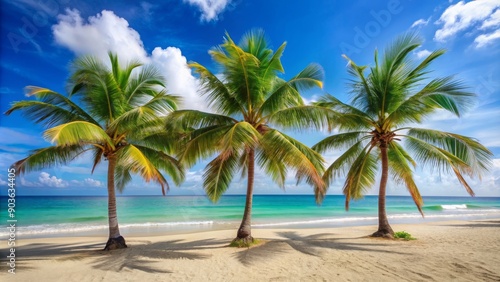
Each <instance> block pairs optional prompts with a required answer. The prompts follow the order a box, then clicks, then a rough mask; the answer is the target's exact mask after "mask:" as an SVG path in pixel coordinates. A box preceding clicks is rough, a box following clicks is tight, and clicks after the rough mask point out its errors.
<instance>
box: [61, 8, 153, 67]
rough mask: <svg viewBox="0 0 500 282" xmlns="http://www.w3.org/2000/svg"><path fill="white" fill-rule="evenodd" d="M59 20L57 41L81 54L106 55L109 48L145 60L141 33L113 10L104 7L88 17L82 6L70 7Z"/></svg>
mask: <svg viewBox="0 0 500 282" xmlns="http://www.w3.org/2000/svg"><path fill="white" fill-rule="evenodd" d="M58 20H59V21H58V23H57V24H56V25H54V26H53V27H52V31H53V33H54V37H55V40H56V43H58V44H60V45H62V46H65V47H67V48H68V49H70V50H71V51H73V52H74V53H76V54H77V55H83V54H92V55H96V56H98V57H100V58H102V59H106V58H107V53H108V51H113V52H116V53H117V54H119V55H120V57H121V59H124V60H131V59H139V60H142V61H145V59H146V57H147V55H146V51H145V50H144V46H143V44H142V41H141V38H140V35H139V33H138V32H137V31H135V30H134V29H132V28H130V27H129V25H128V22H127V21H126V20H125V19H123V18H120V17H118V16H116V15H115V14H114V13H113V12H112V11H106V10H104V11H102V12H101V13H99V14H97V15H96V16H92V17H89V19H88V21H85V20H84V19H82V17H81V16H80V13H79V11H78V10H70V9H67V10H66V14H63V15H59V16H58Z"/></svg>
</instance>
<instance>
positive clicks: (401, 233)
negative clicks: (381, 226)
mask: <svg viewBox="0 0 500 282" xmlns="http://www.w3.org/2000/svg"><path fill="white" fill-rule="evenodd" d="M394 238H395V239H403V240H405V241H409V240H417V238H415V237H413V236H411V234H410V233H408V232H406V231H398V232H394Z"/></svg>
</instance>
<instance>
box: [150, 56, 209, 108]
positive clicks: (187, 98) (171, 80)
mask: <svg viewBox="0 0 500 282" xmlns="http://www.w3.org/2000/svg"><path fill="white" fill-rule="evenodd" d="M151 60H152V62H153V63H154V64H156V65H157V66H158V67H159V69H160V70H161V71H162V73H163V74H164V75H165V77H166V78H167V89H168V91H169V92H170V93H171V94H175V95H179V96H182V97H183V99H184V100H183V102H182V108H190V109H197V110H206V106H205V104H206V103H205V101H204V99H203V98H202V97H201V96H200V95H199V94H198V93H197V90H198V80H197V79H196V78H195V77H194V76H193V75H192V74H191V70H190V69H189V68H188V66H187V59H186V57H184V56H182V52H181V50H180V49H179V48H176V47H167V48H166V49H162V48H160V47H156V48H155V49H154V50H153V53H152V56H151Z"/></svg>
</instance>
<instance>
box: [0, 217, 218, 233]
mask: <svg viewBox="0 0 500 282" xmlns="http://www.w3.org/2000/svg"><path fill="white" fill-rule="evenodd" d="M213 223H214V222H213V221H211V220H208V221H179V222H145V223H129V224H127V223H125V224H120V229H122V230H126V229H130V230H145V229H155V228H158V229H160V228H162V227H183V226H185V227H186V228H189V227H190V226H191V227H193V226H211V225H212V224H213ZM107 229H108V225H106V224H93V225H88V224H77V223H75V224H67V223H62V224H41V225H28V226H22V227H18V228H17V230H16V234H18V235H21V236H23V235H28V236H30V235H35V236H36V235H57V234H72V233H78V234H81V233H95V232H100V231H106V230H107ZM5 235H8V234H7V233H5V232H0V237H2V236H5Z"/></svg>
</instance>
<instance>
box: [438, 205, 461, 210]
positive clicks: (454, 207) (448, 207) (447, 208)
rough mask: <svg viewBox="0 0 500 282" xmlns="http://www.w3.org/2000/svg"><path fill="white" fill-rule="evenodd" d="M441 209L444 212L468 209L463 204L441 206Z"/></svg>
mask: <svg viewBox="0 0 500 282" xmlns="http://www.w3.org/2000/svg"><path fill="white" fill-rule="evenodd" d="M441 208H443V210H459V209H467V205H466V204H461V205H441Z"/></svg>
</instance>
